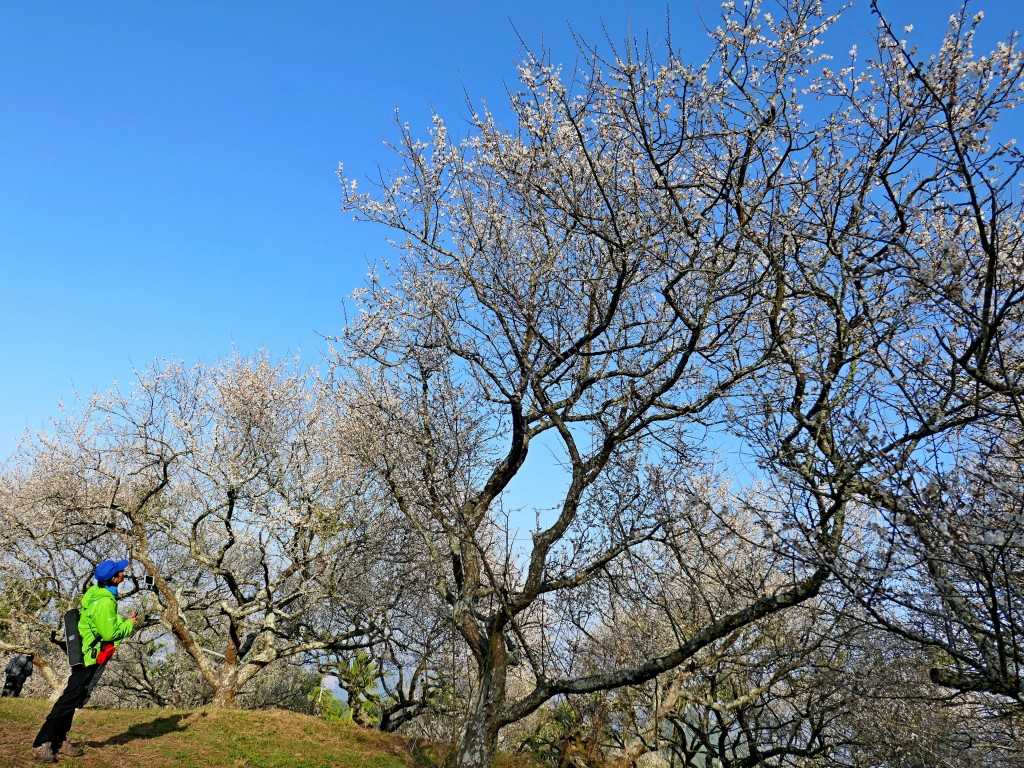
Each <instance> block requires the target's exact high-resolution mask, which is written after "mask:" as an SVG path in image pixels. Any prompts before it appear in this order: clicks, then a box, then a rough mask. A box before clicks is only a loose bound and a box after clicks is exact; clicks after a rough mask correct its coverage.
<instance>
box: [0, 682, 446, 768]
mask: <svg viewBox="0 0 1024 768" xmlns="http://www.w3.org/2000/svg"><path fill="white" fill-rule="evenodd" d="M49 710H50V704H49V702H47V701H42V700H39V699H0V768H8V767H10V768H29V767H30V766H31V767H32V768H35V767H36V766H39V765H41V764H40V763H38V762H36V761H35V760H34V759H33V758H32V753H31V751H30V749H29V747H30V746H31V742H32V739H33V738H34V737H35V735H36V732H37V731H38V730H39V726H40V725H41V724H42V721H43V719H44V718H45V717H46V713H47V712H49ZM71 735H72V738H73V739H74V740H75V741H78V742H80V743H81V744H82V745H83V746H85V748H86V754H85V756H84V757H81V758H61V759H60V765H63V766H66V768H121V767H122V766H123V767H124V768H172V767H173V768H178V767H179V766H180V767H181V768H242V767H243V766H244V768H371V767H372V768H407V767H416V768H425V767H426V766H434V765H439V764H440V763H441V762H442V760H441V759H440V757H439V756H438V755H437V754H436V751H435V753H434V754H432V755H426V754H422V753H421V752H420V751H419V750H416V749H414V748H412V745H411V744H410V743H409V741H408V740H406V739H402V738H399V737H397V736H391V735H388V734H383V733H379V732H377V731H373V730H367V729H364V728H360V727H358V726H355V725H352V724H350V723H326V722H324V721H322V720H319V719H317V718H314V717H309V716H307V715H299V714H296V713H294V712H286V711H283V710H266V711H260V712H254V711H246V710H216V709H201V710H178V709H136V710H124V709H118V710H111V709H89V708H87V709H84V710H82V711H81V712H79V713H78V714H77V715H76V716H75V726H74V729H73V730H72V733H71Z"/></svg>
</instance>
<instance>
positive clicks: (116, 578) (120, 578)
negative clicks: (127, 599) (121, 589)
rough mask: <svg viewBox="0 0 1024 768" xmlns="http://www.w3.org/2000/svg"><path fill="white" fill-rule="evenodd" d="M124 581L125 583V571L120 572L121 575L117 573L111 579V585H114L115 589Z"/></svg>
mask: <svg viewBox="0 0 1024 768" xmlns="http://www.w3.org/2000/svg"><path fill="white" fill-rule="evenodd" d="M122 581H124V571H120V572H119V573H115V574H114V575H113V576H112V577H111V579H110V583H111V584H113V585H114V586H115V587H116V586H117V585H118V584H120V583H121V582H122Z"/></svg>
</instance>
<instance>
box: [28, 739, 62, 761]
mask: <svg viewBox="0 0 1024 768" xmlns="http://www.w3.org/2000/svg"><path fill="white" fill-rule="evenodd" d="M32 755H33V756H34V757H35V758H36V760H41V761H42V762H44V763H56V762H57V756H56V755H54V754H53V749H52V748H51V747H50V742H46V743H45V744H40V745H39V746H38V747H32Z"/></svg>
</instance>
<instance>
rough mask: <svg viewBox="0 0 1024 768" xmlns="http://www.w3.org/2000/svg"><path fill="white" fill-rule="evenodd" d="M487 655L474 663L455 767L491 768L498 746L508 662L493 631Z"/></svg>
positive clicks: (498, 636)
mask: <svg viewBox="0 0 1024 768" xmlns="http://www.w3.org/2000/svg"><path fill="white" fill-rule="evenodd" d="M488 650H489V653H488V654H487V655H486V656H485V657H484V658H482V659H478V660H477V670H478V680H477V690H476V694H475V695H474V696H473V699H472V701H471V702H470V705H469V712H468V714H467V716H466V726H465V729H464V730H463V732H462V739H461V741H460V742H459V751H458V753H457V754H456V756H455V765H456V766H457V767H458V768H491V765H492V764H493V762H494V755H495V752H496V751H497V746H498V731H499V730H500V728H501V726H500V724H499V723H500V720H499V712H500V709H501V706H502V704H503V703H504V702H505V682H506V673H507V664H508V660H507V658H506V650H505V639H504V637H503V635H502V634H501V632H500V631H498V632H494V633H493V634H492V635H491V637H490V638H489V642H488Z"/></svg>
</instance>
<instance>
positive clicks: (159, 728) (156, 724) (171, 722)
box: [86, 715, 188, 748]
mask: <svg viewBox="0 0 1024 768" xmlns="http://www.w3.org/2000/svg"><path fill="white" fill-rule="evenodd" d="M185 717H186V715H168V716H167V717H158V718H157V719H156V720H152V721H150V722H148V723H139V724H137V725H133V726H132V727H131V728H129V729H128V730H127V731H125V732H124V733H119V734H117V735H116V736H111V737H110V738H109V739H107V740H106V741H93V742H86V746H87V747H94V748H95V747H112V746H114V745H117V744H127V743H128V742H130V741H135V740H136V739H155V738H157V737H159V736H164V735H166V734H168V733H175V732H177V731H184V730H185V729H186V728H187V727H188V725H187V724H183V723H182V722H181V721H182V720H183V719H184V718H185Z"/></svg>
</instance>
